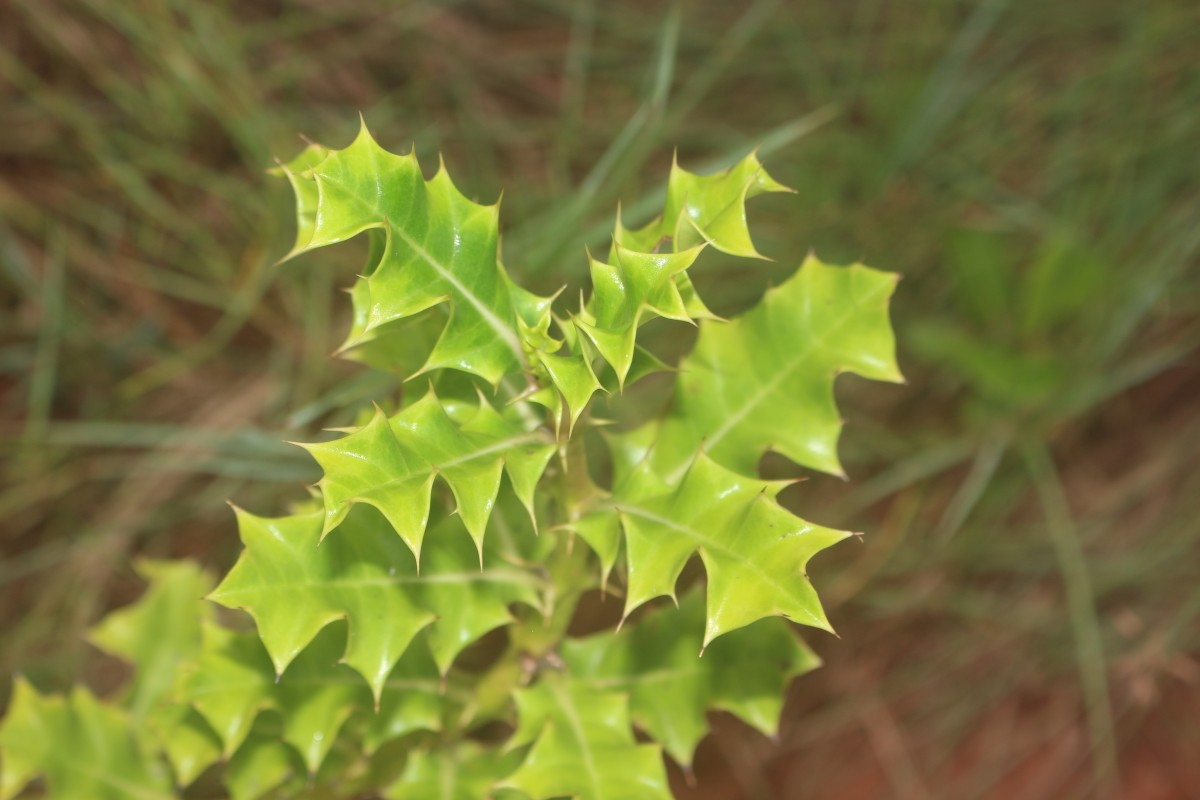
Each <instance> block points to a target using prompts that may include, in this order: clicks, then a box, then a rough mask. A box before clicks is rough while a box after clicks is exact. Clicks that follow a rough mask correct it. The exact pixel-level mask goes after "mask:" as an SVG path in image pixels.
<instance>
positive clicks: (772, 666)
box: [561, 591, 820, 767]
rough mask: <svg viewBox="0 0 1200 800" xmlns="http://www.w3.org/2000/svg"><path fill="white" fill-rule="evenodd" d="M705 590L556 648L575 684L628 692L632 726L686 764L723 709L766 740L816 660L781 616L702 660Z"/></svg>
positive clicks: (728, 640)
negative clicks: (786, 697)
mask: <svg viewBox="0 0 1200 800" xmlns="http://www.w3.org/2000/svg"><path fill="white" fill-rule="evenodd" d="M703 620H704V598H703V593H702V592H699V591H696V592H691V593H689V594H688V596H687V597H686V598H684V600H683V601H682V602H681V603H680V607H679V609H678V610H676V609H674V608H671V607H667V608H663V609H661V610H658V611H656V612H654V613H652V614H650V615H648V616H646V617H644V618H642V619H640V620H638V621H637V622H636V623H635V624H633V625H627V626H625V627H624V628H622V630H621V631H619V632H611V631H609V632H604V633H599V634H596V635H594V636H589V637H587V638H586V639H570V640H568V641H566V642H565V643H564V644H563V646H562V649H561V654H562V658H563V661H564V662H565V663H566V665H567V669H568V670H569V671H570V673H571V675H572V677H573V679H574V680H575V681H576V682H577V683H578V684H580V685H582V686H590V687H591V688H592V690H593V691H595V692H612V691H618V692H627V693H629V709H630V715H631V716H632V718H633V722H634V724H635V725H637V726H638V727H639V728H641V729H642V730H643V731H645V732H646V733H648V734H649V735H650V736H651V738H653V739H655V740H656V741H658V742H659V743H661V744H662V746H663V749H664V750H666V752H667V753H668V754H669V755H670V756H671V757H672V758H674V759H675V760H676V761H677V762H678V763H679V764H681V765H683V766H685V767H689V766H690V765H691V761H692V754H693V753H694V752H695V749H696V745H697V743H699V741H700V739H701V738H703V736H704V734H705V733H706V732H707V730H708V723H707V721H706V717H705V711H707V710H710V709H721V710H723V711H728V712H730V713H731V714H733V715H734V716H736V717H738V718H740V719H741V720H743V721H744V722H746V723H748V724H750V725H751V726H753V727H755V728H757V729H758V730H760V731H762V732H763V733H764V734H766V735H768V736H771V735H774V734H775V733H776V732H777V731H778V727H779V715H780V713H781V712H782V710H783V692H784V690H785V689H786V688H787V685H788V683H789V682H790V681H791V680H792V678H794V677H796V676H797V675H801V674H803V673H805V672H808V671H809V670H812V669H815V668H816V667H817V666H818V665H819V664H820V660H819V659H818V658H817V656H816V655H815V654H814V653H813V652H812V651H811V650H809V649H808V647H806V646H805V645H804V643H803V642H801V641H800V639H799V638H798V637H797V636H796V635H795V633H794V632H793V631H792V630H791V629H790V626H789V625H788V624H787V623H786V622H784V621H783V620H780V619H766V620H762V621H761V622H757V623H755V624H753V625H751V626H749V627H747V628H744V629H742V630H740V631H737V632H736V633H734V634H732V635H730V636H726V637H722V638H721V639H719V640H718V641H716V642H713V644H712V646H711V647H709V648H708V649H707V650H705V651H704V657H703V658H700V657H699V656H698V655H697V652H698V650H699V648H700V634H699V631H700V628H701V627H702V625H703Z"/></svg>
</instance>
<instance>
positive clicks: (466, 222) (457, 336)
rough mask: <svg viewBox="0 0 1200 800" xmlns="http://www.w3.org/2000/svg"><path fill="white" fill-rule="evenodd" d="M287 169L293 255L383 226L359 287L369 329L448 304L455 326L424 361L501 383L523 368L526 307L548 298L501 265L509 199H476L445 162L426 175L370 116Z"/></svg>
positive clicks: (449, 323)
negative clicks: (346, 140)
mask: <svg viewBox="0 0 1200 800" xmlns="http://www.w3.org/2000/svg"><path fill="white" fill-rule="evenodd" d="M282 169H283V171H284V172H285V174H287V175H288V179H289V180H290V181H291V184H292V186H293V189H294V190H295V192H296V206H297V217H298V223H297V228H298V230H297V238H296V245H295V247H294V248H293V249H292V253H291V255H298V254H300V253H304V252H308V251H310V250H313V249H315V248H318V247H323V246H325V245H330V244H335V243H337V242H341V241H344V240H346V239H349V238H351V237H353V236H355V235H357V234H359V233H362V232H363V231H367V230H380V231H382V232H383V235H384V244H383V248H382V250H381V252H380V253H379V254H378V258H377V259H376V260H375V261H374V262H373V268H372V269H371V271H370V273H369V274H367V275H365V276H364V277H363V278H362V279H361V281H362V285H364V286H365V288H360V289H358V290H356V291H355V293H354V300H355V304H356V306H357V307H358V308H359V312H358V313H357V314H356V317H358V319H359V320H360V322H359V324H358V325H357V326H356V327H357V328H358V331H357V333H358V334H359V335H360V336H361V335H365V334H367V333H369V332H370V331H372V330H374V329H375V328H378V327H380V326H382V325H386V324H388V323H389V322H393V321H395V320H398V319H403V318H405V317H409V316H412V315H413V314H417V313H420V312H422V311H424V310H426V309H429V308H432V307H434V306H439V305H442V304H445V305H446V306H447V309H448V312H449V314H448V317H447V320H446V325H445V328H444V329H443V331H442V334H441V336H440V337H439V339H438V341H437V344H436V345H434V348H433V351H432V352H431V353H430V354H429V358H428V359H427V360H426V362H425V365H424V367H423V369H424V370H430V369H441V368H452V369H458V370H463V371H465V372H468V373H471V374H474V375H478V376H479V377H480V378H483V379H484V380H485V381H487V382H488V383H490V384H492V385H493V386H494V385H496V384H498V383H499V382H500V380H501V379H502V378H503V377H504V376H505V375H506V374H509V373H511V372H515V371H517V370H519V369H521V366H522V363H521V362H522V360H523V353H522V348H521V340H520V337H519V335H518V330H517V318H518V312H519V311H521V310H525V311H533V310H536V308H537V307H538V306H539V304H541V302H542V301H541V300H540V299H539V298H533V297H532V296H531V295H529V294H528V293H525V292H522V291H521V290H519V289H517V288H516V287H515V286H514V285H513V284H512V282H511V281H510V280H509V278H508V276H507V275H506V274H505V272H504V269H503V267H501V265H500V262H499V260H498V258H497V255H498V253H497V245H498V237H499V224H498V220H499V204H494V205H490V206H484V205H480V204H478V203H475V202H472V201H471V200H468V199H467V198H466V197H465V196H464V195H463V194H462V193H461V192H459V191H458V189H457V188H456V187H455V186H454V184H453V183H452V182H451V180H450V176H449V174H448V173H447V172H446V169H445V165H441V166H440V167H439V169H438V172H437V174H436V175H434V177H433V178H431V179H430V180H428V181H426V180H425V178H424V176H423V175H422V174H421V167H420V165H419V164H418V163H417V159H416V156H415V155H414V154H412V153H409V154H408V155H404V156H399V155H396V154H394V153H389V152H388V151H387V150H384V149H383V148H382V147H380V146H379V145H378V144H376V142H375V140H374V139H373V138H371V135H370V133H369V132H368V131H367V128H366V125H365V124H364V125H363V126H362V128H361V129H360V131H359V134H358V137H357V138H356V139H355V140H354V142H353V143H352V144H351V145H350V146H349V147H346V148H344V149H342V150H327V149H325V148H318V149H316V150H314V149H312V148H310V149H309V150H306V151H305V152H304V153H302V154H301V155H300V156H299V158H298V159H297V160H294V161H292V162H291V163H290V164H288V165H285V166H284V167H283V168H282ZM531 307H532V308H531ZM526 321H527V322H529V323H532V322H534V318H532V317H531V318H530V319H527V320H526ZM350 344H352V343H350Z"/></svg>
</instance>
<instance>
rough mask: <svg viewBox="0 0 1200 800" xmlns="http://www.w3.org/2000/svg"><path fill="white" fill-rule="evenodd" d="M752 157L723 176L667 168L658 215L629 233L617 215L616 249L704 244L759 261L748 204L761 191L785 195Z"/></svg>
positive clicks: (783, 188)
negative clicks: (666, 241)
mask: <svg viewBox="0 0 1200 800" xmlns="http://www.w3.org/2000/svg"><path fill="white" fill-rule="evenodd" d="M789 191H791V189H788V188H787V187H786V186H784V185H783V184H781V183H779V182H778V181H776V180H775V179H774V178H772V177H771V176H770V175H768V174H767V171H766V170H765V169H763V165H762V163H761V162H759V160H758V155H757V154H756V153H750V154H749V155H748V156H746V157H745V158H743V159H742V160H741V161H739V162H738V163H737V164H734V165H733V166H732V167H730V168H729V169H727V170H725V171H724V172H718V173H716V174H713V175H697V174H695V173H692V172H688V171H687V170H685V169H683V168H682V167H680V166H679V162H678V160H675V161H673V162H672V164H671V175H670V177H669V178H668V179H667V203H666V207H665V208H664V210H663V213H662V216H660V217H658V218H656V219H655V220H654V221H652V222H651V223H650V224H648V225H646V226H645V227H643V228H640V229H638V230H629V229H627V228H626V227H625V226H624V225H622V224H621V219H620V214H619V213H618V215H617V230H616V235H615V237H614V239H615V242H616V243H617V244H619V245H624V246H626V247H630V248H633V249H635V250H642V251H645V252H655V251H656V250H657V249H658V246H659V244H660V243H661V242H662V241H663V240H664V239H670V240H671V243H672V246H673V247H674V249H675V251H676V252H678V251H681V250H686V249H687V248H689V247H693V246H695V245H697V244H699V243H701V242H707V243H709V244H711V245H712V246H713V247H715V248H717V249H718V250H720V251H722V252H724V253H729V254H730V255H735V256H742V257H745V258H762V256H761V255H760V254H759V252H758V250H756V249H755V247H754V244H753V243H752V242H751V241H750V229H749V226H748V225H747V222H746V201H747V200H748V199H750V198H751V197H754V196H756V195H760V194H763V193H765V192H789Z"/></svg>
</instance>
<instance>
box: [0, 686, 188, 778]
mask: <svg viewBox="0 0 1200 800" xmlns="http://www.w3.org/2000/svg"><path fill="white" fill-rule="evenodd" d="M0 757H2V758H3V764H4V772H3V773H2V775H0V800H9V798H13V797H16V795H17V794H18V793H19V792H20V791H21V789H23V788H24V787H25V785H26V784H27V783H29V782H30V781H31V780H33V779H34V778H35V777H37V776H38V775H43V776H45V779H46V783H47V785H48V786H49V789H50V794H51V795H52V796H54V797H67V798H89V799H92V798H94V800H168V798H170V797H172V796H173V793H172V792H171V791H170V788H171V785H170V781H169V780H168V778H167V775H166V771H165V770H164V769H163V768H162V767H163V765H161V764H158V763H156V762H155V761H154V760H152V759H150V758H148V757H147V756H146V754H145V753H144V752H143V751H142V748H141V744H140V743H139V741H138V738H137V736H136V735H135V733H134V728H133V726H132V724H131V722H130V719H129V718H128V717H127V716H126V714H125V713H124V712H122V711H120V710H118V709H116V708H113V707H111V706H107V705H105V704H103V703H101V702H99V701H98V700H96V698H95V697H93V696H92V694H91V693H90V692H88V691H87V690H86V689H82V688H76V689H74V690H73V691H72V692H71V694H70V695H68V696H66V697H48V696H44V695H41V694H39V693H38V692H37V691H36V690H35V689H34V688H33V687H32V686H30V685H29V684H28V683H26V682H25V681H24V680H21V679H18V680H17V681H16V684H15V686H14V688H13V697H12V703H11V705H10V707H9V709H8V714H7V716H6V717H5V719H4V724H3V726H0Z"/></svg>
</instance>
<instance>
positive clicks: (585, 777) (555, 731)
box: [501, 674, 671, 800]
mask: <svg viewBox="0 0 1200 800" xmlns="http://www.w3.org/2000/svg"><path fill="white" fill-rule="evenodd" d="M516 699H517V712H518V716H519V722H518V725H517V730H516V732H515V733H513V736H512V739H511V740H510V741H509V745H508V746H509V747H510V748H512V747H519V746H521V745H524V744H527V743H529V742H533V747H532V748H531V749H530V750H529V754H528V755H527V756H526V757H525V761H524V763H523V764H522V765H521V768H520V769H519V770H517V772H516V773H515V774H514V775H513V776H512V777H511V778H509V779H508V780H507V781H505V782H504V783H503V784H501V785H502V786H506V787H511V788H515V789H520V790H521V791H523V792H525V793H526V794H528V795H530V796H531V797H533V798H534V800H546V798H553V797H572V798H578V800H627V799H628V798H634V797H636V798H638V800H670V797H671V792H670V790H669V789H668V788H667V775H666V770H665V768H664V766H663V761H662V753H661V751H660V750H659V748H658V747H657V746H655V745H639V744H637V743H636V742H635V740H634V738H633V729H632V727H631V724H630V720H629V702H628V701H629V698H628V696H627V695H623V694H618V693H616V692H597V691H595V689H594V688H592V687H590V686H587V685H585V684H581V683H578V682H575V681H572V680H568V679H563V678H562V677H560V676H558V675H553V674H549V675H544V676H543V677H542V679H541V681H539V682H538V683H537V684H536V685H535V686H533V687H532V688H530V689H525V690H523V691H521V692H519V693H518V694H517V695H516Z"/></svg>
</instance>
